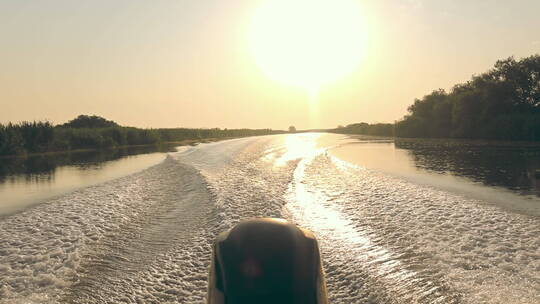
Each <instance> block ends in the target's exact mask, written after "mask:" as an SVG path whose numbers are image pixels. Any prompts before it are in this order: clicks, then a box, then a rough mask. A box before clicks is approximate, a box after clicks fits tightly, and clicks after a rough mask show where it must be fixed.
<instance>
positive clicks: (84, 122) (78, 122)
mask: <svg viewBox="0 0 540 304" xmlns="http://www.w3.org/2000/svg"><path fill="white" fill-rule="evenodd" d="M60 127H65V128H110V127H119V125H118V124H117V123H116V122H114V121H112V120H107V119H105V118H103V117H99V116H96V115H92V116H88V115H79V116H77V118H75V119H73V120H70V121H68V122H67V123H65V124H63V125H61V126H60Z"/></svg>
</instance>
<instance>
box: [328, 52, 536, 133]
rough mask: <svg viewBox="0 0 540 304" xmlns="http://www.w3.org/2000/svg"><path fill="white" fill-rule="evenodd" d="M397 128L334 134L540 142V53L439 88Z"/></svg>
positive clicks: (367, 127)
mask: <svg viewBox="0 0 540 304" xmlns="http://www.w3.org/2000/svg"><path fill="white" fill-rule="evenodd" d="M408 111H409V114H408V115H406V116H405V117H404V118H403V119H402V120H400V121H398V122H396V123H395V124H367V123H356V124H351V125H348V126H346V127H343V126H339V127H338V128H336V129H333V130H329V131H330V132H336V133H346V134H365V135H378V136H396V137H424V138H469V139H500V140H532V141H537V140H540V55H533V56H530V57H527V58H523V59H521V60H519V61H517V60H515V59H514V58H513V57H510V58H508V59H505V60H499V61H497V63H496V64H495V66H494V67H493V68H492V69H491V70H489V71H488V72H486V73H484V74H481V75H478V76H473V77H472V79H471V80H470V81H468V82H466V83H463V84H458V85H455V86H454V87H453V88H452V89H451V90H450V92H446V91H445V90H442V89H439V90H436V91H433V92H432V93H431V94H428V95H426V96H424V97H423V98H422V99H416V100H415V101H414V104H412V105H411V106H410V107H409V108H408Z"/></svg>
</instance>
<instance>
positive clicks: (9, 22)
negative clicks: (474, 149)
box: [0, 0, 540, 129]
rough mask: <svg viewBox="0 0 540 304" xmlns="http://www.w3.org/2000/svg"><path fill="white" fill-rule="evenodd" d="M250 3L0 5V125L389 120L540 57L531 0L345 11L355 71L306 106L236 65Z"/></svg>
mask: <svg viewBox="0 0 540 304" xmlns="http://www.w3.org/2000/svg"><path fill="white" fill-rule="evenodd" d="M270 1H272V0H270ZM291 1H294V0H291ZM336 1H339V0H336ZM263 2H264V1H256V0H244V1H242V0H208V1H203V0H189V1H188V0H174V1H172V0H171V1H160V0H148V1H137V0H125V1H120V0H103V1H102V0H92V1H73V0H62V1H60V0H58V1H53V0H51V1H47V0H35V1H30V0H13V1H10V0H0V20H1V21H0V24H1V26H0V122H7V121H21V120H34V119H48V120H50V121H52V122H54V123H62V122H65V121H67V120H68V119H72V118H74V117H75V116H76V115H78V114H96V115H100V116H104V117H106V118H108V119H112V120H114V121H117V122H119V123H120V124H122V125H130V126H139V127H178V126H184V127H222V128H223V127H228V128H236V127H249V128H267V127H268V128H274V129H284V128H287V127H288V126H289V125H291V124H293V125H295V126H296V127H297V128H308V127H335V126H337V125H338V124H348V123H354V122H360V121H366V122H393V121H394V120H397V119H399V118H401V117H402V116H403V115H404V114H405V113H406V109H407V106H408V105H409V104H411V103H412V102H413V100H414V98H417V97H422V96H423V95H425V94H427V93H429V92H430V91H432V90H434V89H437V88H445V89H448V88H450V87H451V86H452V85H453V84H455V83H458V82H463V81H466V80H467V79H469V78H470V77H471V75H472V74H478V73H481V72H484V71H486V70H487V69H488V68H490V67H491V66H492V65H493V64H494V63H495V61H496V60H497V59H503V58H506V57H508V56H512V55H513V56H515V57H517V58H520V57H524V56H529V55H532V54H536V53H540V17H539V13H540V1H538V0H514V1H503V0H498V1H495V0H477V1H471V0H452V1H436V0H430V1H428V0H425V1H422V0H416V1H403V0H395V1H390V0H385V1H380V0H377V1H375V0H373V1H361V0H359V1H358V2H359V3H360V5H361V8H362V16H364V17H363V18H364V20H363V21H362V22H363V24H364V25H365V29H363V31H364V32H365V33H366V34H367V38H366V39H365V41H364V42H363V43H365V54H364V55H363V57H362V60H361V62H360V64H358V65H357V66H356V68H355V69H354V70H353V71H352V72H351V73H349V74H346V75H344V76H343V77H342V78H339V79H337V80H335V81H333V82H330V83H326V84H324V85H322V86H321V87H320V88H319V91H318V94H317V96H316V97H313V96H311V97H310V94H309V93H308V92H307V91H306V89H304V88H302V87H298V86H295V85H292V84H289V83H286V82H281V81H278V80H276V79H271V78H269V77H268V76H267V75H266V74H265V73H264V72H263V71H261V70H260V69H259V66H258V65H257V64H256V63H255V61H254V59H253V54H250V48H249V45H248V44H249V42H248V40H249V39H248V35H249V32H250V26H251V25H252V23H253V16H254V15H255V11H256V10H257V8H258V7H260V6H261V5H263ZM305 9H306V11H307V10H309V9H310V7H309V6H306V8H305ZM302 18H303V15H302V14H298V22H299V23H301V22H302ZM334 18H336V17H334ZM337 18H339V16H338V17H337ZM329 20H332V19H331V18H330V19H329ZM279 22H280V20H279V18H276V24H279ZM321 22H323V21H321ZM310 98H316V101H315V102H313V101H311V102H310V101H309V99H310ZM310 107H311V108H312V107H316V108H317V110H316V111H317V112H318V113H319V115H318V116H317V119H316V120H313V118H312V117H311V118H310V115H311V114H310V113H311V112H313V111H312V110H313V109H311V108H310Z"/></svg>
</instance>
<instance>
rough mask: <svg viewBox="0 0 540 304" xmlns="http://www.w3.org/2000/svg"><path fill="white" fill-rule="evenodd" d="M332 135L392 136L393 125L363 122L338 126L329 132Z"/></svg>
mask: <svg viewBox="0 0 540 304" xmlns="http://www.w3.org/2000/svg"><path fill="white" fill-rule="evenodd" d="M330 132H334V133H342V134H364V135H376V136H394V124H390V123H377V124H368V123H365V122H361V123H355V124H350V125H347V126H345V127H343V126H339V127H337V128H336V129H333V130H330Z"/></svg>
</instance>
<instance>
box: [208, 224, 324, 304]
mask: <svg viewBox="0 0 540 304" xmlns="http://www.w3.org/2000/svg"><path fill="white" fill-rule="evenodd" d="M243 303H262V304H264V303H272V304H277V303H280V304H297V303H298V304H327V303H328V299H327V294H326V285H325V281H324V272H323V270H322V264H321V258H320V255H319V247H318V245H317V240H316V239H315V237H314V236H313V233H311V232H310V231H308V230H305V229H301V228H298V227H297V226H295V225H293V224H290V223H288V222H287V221H285V220H282V219H272V218H262V219H253V220H248V221H244V222H241V223H239V224H238V225H236V226H235V227H233V228H232V229H231V230H230V231H227V232H223V233H221V234H220V235H219V236H218V237H217V239H216V241H215V242H214V246H213V256H212V264H211V266H210V275H209V279H208V304H243Z"/></svg>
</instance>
